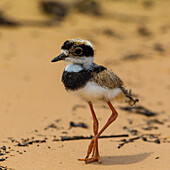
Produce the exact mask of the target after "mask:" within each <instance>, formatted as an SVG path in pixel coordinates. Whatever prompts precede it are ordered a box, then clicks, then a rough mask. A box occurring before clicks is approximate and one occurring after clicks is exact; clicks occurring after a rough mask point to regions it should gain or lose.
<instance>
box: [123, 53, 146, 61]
mask: <svg viewBox="0 0 170 170" xmlns="http://www.w3.org/2000/svg"><path fill="white" fill-rule="evenodd" d="M142 57H143V55H142V54H140V53H134V54H128V55H126V56H124V57H123V58H122V60H131V61H132V60H138V59H140V58H142Z"/></svg>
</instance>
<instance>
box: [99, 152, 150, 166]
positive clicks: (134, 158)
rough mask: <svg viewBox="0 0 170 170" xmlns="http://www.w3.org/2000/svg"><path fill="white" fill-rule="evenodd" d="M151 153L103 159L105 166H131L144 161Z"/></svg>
mask: <svg viewBox="0 0 170 170" xmlns="http://www.w3.org/2000/svg"><path fill="white" fill-rule="evenodd" d="M151 154H152V152H150V153H141V154H136V155H120V156H104V157H102V158H101V160H102V164H103V165H129V164H134V163H137V162H140V161H143V160H144V159H146V158H147V157H148V156H150V155H151Z"/></svg>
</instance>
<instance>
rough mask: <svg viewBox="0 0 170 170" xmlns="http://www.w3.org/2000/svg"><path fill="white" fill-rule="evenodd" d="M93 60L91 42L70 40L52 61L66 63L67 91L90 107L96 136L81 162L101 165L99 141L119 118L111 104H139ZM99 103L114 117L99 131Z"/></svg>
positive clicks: (110, 73)
mask: <svg viewBox="0 0 170 170" xmlns="http://www.w3.org/2000/svg"><path fill="white" fill-rule="evenodd" d="M93 59H94V48H93V46H92V44H91V42H89V41H88V40H83V39H68V40H66V41H65V42H64V44H63V45H62V46H61V54H60V55H58V56H57V57H55V58H53V59H52V60H51V62H58V61H61V60H64V61H66V63H67V66H66V67H65V69H64V71H63V74H62V78H61V81H62V82H63V84H64V86H65V89H66V91H68V92H70V93H71V94H73V95H76V96H78V97H80V98H81V99H82V100H84V101H85V102H87V103H88V105H89V107H90V111H91V114H92V118H93V132H94V137H93V138H92V139H91V142H90V144H89V146H88V150H87V154H86V157H85V158H84V159H78V160H79V161H85V163H91V162H98V163H101V157H100V154H99V149H98V138H99V136H100V135H101V134H102V133H103V132H104V130H105V129H106V128H107V127H108V126H109V125H110V124H111V123H112V122H114V121H115V120H116V118H117V116H118V113H117V111H116V110H115V108H114V107H113V105H112V103H111V102H112V101H115V100H117V99H124V101H125V102H128V103H129V104H130V105H135V103H136V102H138V101H139V100H138V99H134V98H133V96H132V92H131V90H129V89H127V88H126V86H125V85H124V83H123V81H122V80H121V79H120V78H119V77H118V76H117V75H116V74H115V73H114V72H113V71H112V70H110V69H107V68H106V67H104V66H102V65H98V64H96V63H94V62H93ZM98 101H100V102H105V103H107V104H108V106H109V108H110V110H111V116H110V117H109V119H108V121H107V122H106V124H105V125H104V126H103V128H102V129H101V130H100V131H99V122H98V119H97V117H96V113H95V111H94V107H93V104H94V103H95V102H98ZM90 155H91V157H90Z"/></svg>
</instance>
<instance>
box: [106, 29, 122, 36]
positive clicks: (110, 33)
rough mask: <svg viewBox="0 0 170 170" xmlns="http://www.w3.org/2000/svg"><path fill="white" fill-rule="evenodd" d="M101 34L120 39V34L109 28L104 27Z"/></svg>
mask: <svg viewBox="0 0 170 170" xmlns="http://www.w3.org/2000/svg"><path fill="white" fill-rule="evenodd" d="M103 34H104V35H106V36H108V37H114V38H117V39H122V36H121V35H119V34H118V33H117V32H116V31H114V30H112V29H109V28H106V29H104V30H103Z"/></svg>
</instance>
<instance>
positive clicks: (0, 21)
mask: <svg viewBox="0 0 170 170" xmlns="http://www.w3.org/2000/svg"><path fill="white" fill-rule="evenodd" d="M18 25H19V23H18V22H16V21H14V20H11V19H9V18H7V17H6V16H4V15H3V13H2V11H0V26H18Z"/></svg>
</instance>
